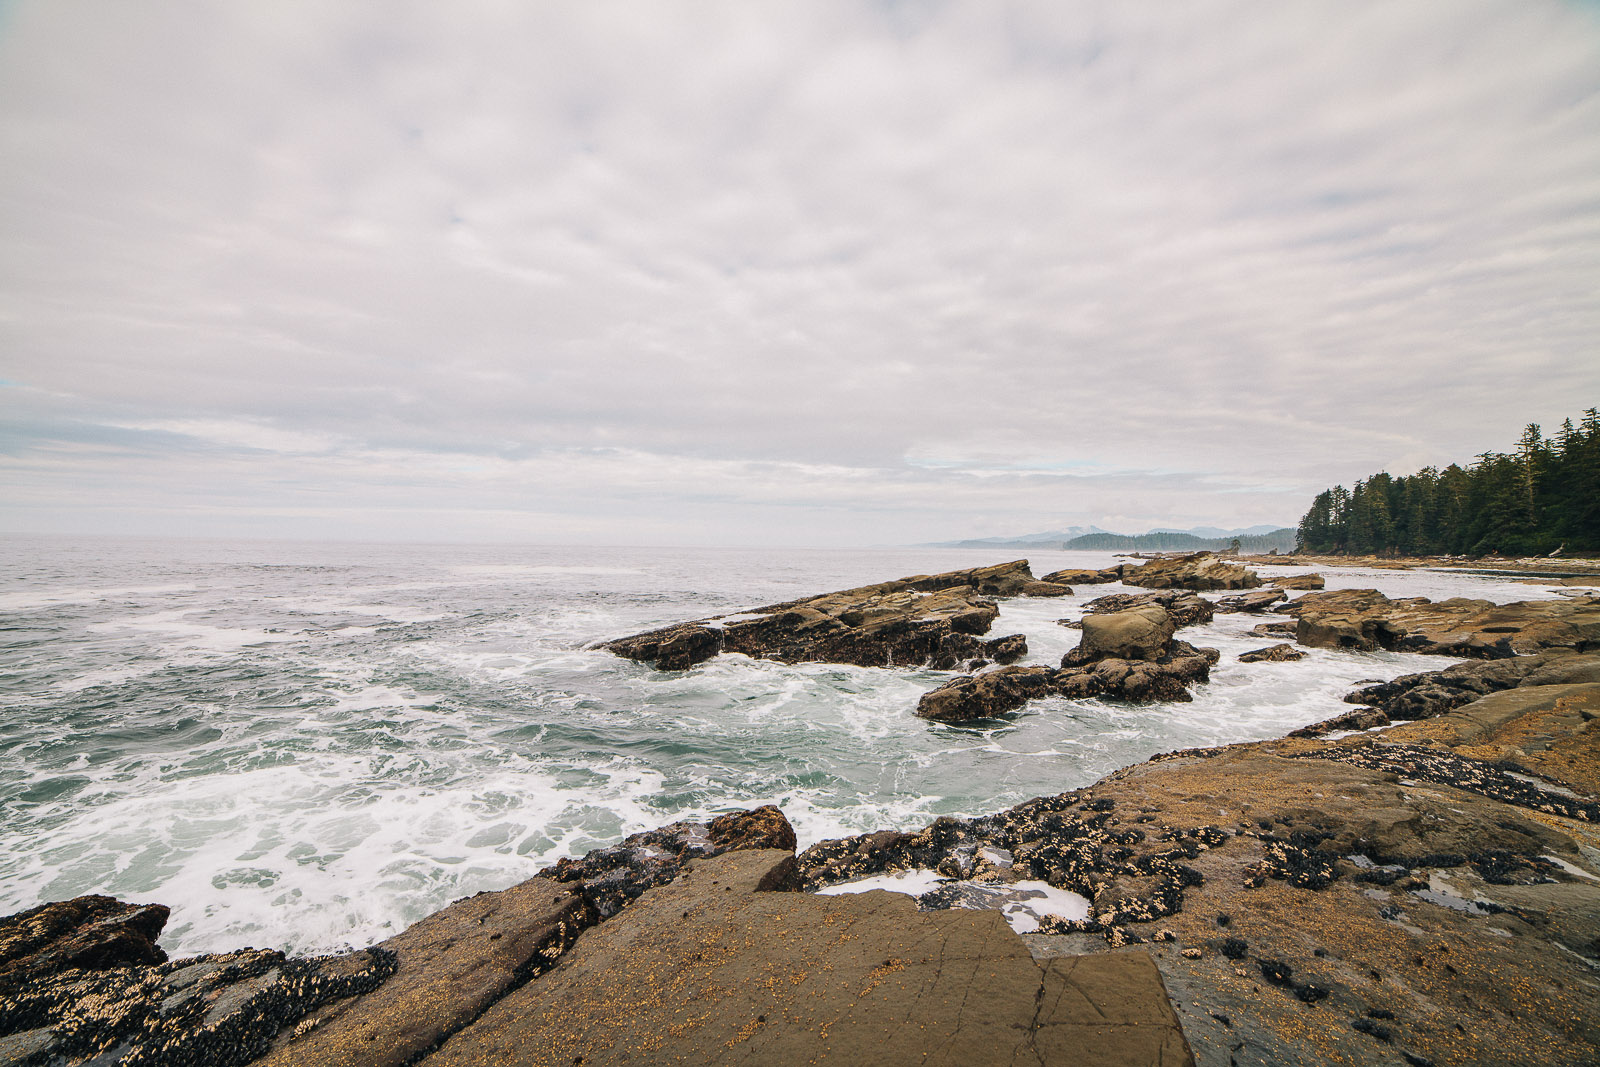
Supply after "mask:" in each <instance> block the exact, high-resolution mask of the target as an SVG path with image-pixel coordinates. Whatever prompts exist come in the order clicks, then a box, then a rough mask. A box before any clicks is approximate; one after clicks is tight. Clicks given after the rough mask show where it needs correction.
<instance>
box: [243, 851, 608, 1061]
mask: <svg viewBox="0 0 1600 1067" xmlns="http://www.w3.org/2000/svg"><path fill="white" fill-rule="evenodd" d="M589 922H590V919H589V917H587V916H586V915H585V914H584V902H583V897H582V896H581V894H580V892H579V887H578V886H577V885H575V884H564V883H559V882H554V881H551V880H549V879H545V878H530V879H528V880H527V881H525V882H522V883H520V884H518V885H515V886H512V887H511V888H510V889H506V890H502V891H500V892H496V893H480V894H478V895H477V896H474V897H468V898H467V899H465V900H461V901H457V902H456V903H455V904H452V905H450V906H449V907H447V908H445V909H443V910H442V911H438V912H435V913H434V914H433V915H430V916H429V917H428V918H426V919H423V920H422V921H421V922H419V923H417V924H416V925H414V926H412V927H410V928H409V929H407V930H406V931H405V932H404V933H401V934H399V935H397V936H395V937H392V938H390V939H389V940H388V941H385V942H384V943H383V946H382V947H384V948H387V949H389V950H390V951H392V952H393V953H394V954H395V957H396V962H397V966H396V968H395V972H394V974H393V975H392V976H391V977H390V978H389V980H388V981H386V982H385V983H384V984H383V985H381V986H379V987H378V988H377V989H375V990H374V991H372V992H370V993H368V994H367V995H366V996H363V997H360V998H355V999H350V1000H343V1001H339V1002H336V1003H334V1004H332V1005H330V1006H328V1007H326V1008H324V1009H322V1011H321V1012H320V1013H317V1014H314V1015H312V1016H311V1017H310V1021H309V1025H308V1026H307V1027H306V1028H305V1029H304V1030H303V1031H302V1032H301V1033H300V1036H298V1037H296V1036H295V1031H293V1030H291V1031H289V1032H287V1033H285V1034H281V1035H279V1039H278V1041H277V1042H276V1046H275V1049H274V1051H273V1052H272V1054H271V1055H269V1056H268V1057H267V1058H266V1059H264V1060H262V1061H261V1062H262V1063H264V1064H269V1065H271V1067H294V1065H297V1064H319V1065H321V1064H325V1065H327V1067H399V1065H401V1064H407V1063H411V1062H412V1061H413V1060H415V1059H416V1058H417V1057H418V1056H420V1055H422V1054H423V1053H425V1052H427V1051H428V1050H429V1049H431V1048H433V1047H434V1046H435V1045H437V1044H438V1043H439V1042H440V1041H442V1040H443V1039H444V1038H445V1037H447V1036H448V1035H450V1034H452V1033H454V1032H455V1031H457V1030H459V1029H460V1028H461V1027H462V1026H465V1025H466V1024H467V1023H469V1022H471V1021H472V1020H473V1019H475V1018H477V1017H478V1015H479V1014H480V1013H481V1012H482V1011H483V1010H484V1009H485V1008H487V1007H488V1006H489V1005H490V1004H493V1003H494V1002H495V1001H496V1000H497V999H499V998H500V996H501V995H502V994H504V993H505V992H506V991H507V990H508V989H510V988H511V987H512V986H513V985H515V984H516V983H517V982H518V981H519V979H521V978H523V977H525V976H526V975H527V973H528V972H529V971H530V970H531V969H533V967H534V966H535V965H538V964H548V963H550V962H553V961H554V959H555V958H556V957H558V956H559V955H560V954H561V952H562V951H563V950H564V949H565V948H566V947H567V945H568V944H570V943H571V941H572V939H573V938H575V937H576V936H577V935H578V933H579V931H580V930H581V929H582V928H583V927H584V926H586V925H588V923H589Z"/></svg>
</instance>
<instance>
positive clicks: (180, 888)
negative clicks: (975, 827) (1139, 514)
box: [0, 536, 1554, 952]
mask: <svg viewBox="0 0 1600 1067" xmlns="http://www.w3.org/2000/svg"><path fill="white" fill-rule="evenodd" d="M1007 558H1011V557H1008V556H1007V555H1006V554H1005V553H1004V552H1003V551H1001V552H982V551H974V550H933V549H866V550H851V551H822V550H771V549H763V550H727V549H679V548H674V549H642V548H556V547H510V546H437V545H430V546H421V545H355V544H298V543H268V542H242V541H241V542H220V541H217V542H209V541H176V540H174V541H157V540H114V539H55V538H34V537H17V536H12V537H5V538H0V914H3V913H6V912H10V911H14V910H18V909H20V908H24V907H30V906H32V905H34V904H37V903H40V902H41V901H44V900H51V899H61V898H66V897H71V896H75V895H78V894H82V893H90V892H96V893H108V894H111V895H114V896H118V897H121V898H123V899H128V900H136V901H157V902H160V903H164V904H167V905H169V906H171V907H172V909H173V914H172V920H171V922H170V923H169V926H168V933H167V934H166V936H165V937H164V939H163V944H164V945H166V946H167V947H168V949H169V951H173V952H194V951H210V950H220V949H228V948H235V947H239V946H242V945H256V946H261V947H276V948H285V949H292V950H298V951H327V950H332V949H335V948H337V947H340V946H344V945H351V944H356V945H359V944H366V943H370V942H371V941H373V940H375V939H378V938H381V937H384V936H388V935H389V934H391V933H393V932H395V931H397V930H399V929H401V928H403V927H404V926H406V925H408V924H409V923H411V922H413V921H415V920H417V919H419V918H421V917H422V916H424V915H426V914H428V913H429V912H432V911H434V910H436V909H437V908H439V907H442V906H443V905H445V904H447V903H449V902H450V901H451V900H454V899H456V898H458V897H461V896H464V895H467V894H470V893H473V892H477V891H479V890H485V889H498V888H503V887H505V886H507V885H511V884H513V883H514V882H517V881H519V880H521V879H523V878H526V877H528V876H529V875H531V874H532V873H533V872H534V871H536V870H538V869H539V868H540V867H542V866H545V865H546V864H549V863H551V862H553V861H554V860H555V859H557V858H558V857H560V856H563V855H572V854H578V853H582V852H583V851H585V850H587V849H589V848H593V847H596V846H599V845H604V844H610V843H612V842H615V841H616V840H618V839H619V838H621V837H622V836H624V835H625V834H628V833H632V832H634V831H636V830H640V829H645V828H648V827H652V826H657V825H660V824H662V823H665V822H670V821H672V820H675V819H683V818H703V817H709V816H713V815H715V814H717V813H719V812H722V811H726V810H729V809H732V808H739V807H748V806H752V805H755V804H762V803H776V804H778V805H780V806H781V807H782V808H783V809H784V811H785V812H786V813H787V814H788V816H789V818H790V820H791V821H792V822H793V823H794V825H795V827H796V829H797V831H798V833H799V835H800V838H801V844H802V846H804V845H805V844H809V843H811V842H814V841H818V840H821V839H824V838H827V837H833V836H838V835H841V834H849V833H858V832H862V831H865V830H874V829H882V828H891V827H892V828H912V827H916V826H920V825H922V824H924V823H926V822H927V821H929V820H931V819H932V818H933V817H935V816H937V815H940V814H958V815H977V814H981V813H984V812H989V811H994V810H997V809H1000V808H1004V807H1007V806H1009V805H1012V804H1015V803H1018V802H1020V801H1022V800H1025V799H1028V798H1029V797H1033V796H1037V795H1041V794H1049V793H1056V792H1060V791H1062V790H1066V789H1071V788H1075V787H1077V786H1081V785H1085V784H1088V783H1089V782H1092V781H1094V780H1095V779H1096V778H1099V777H1101V776H1102V775H1104V774H1106V773H1108V772H1110V771H1112V770H1115V769H1116V768H1118V767H1122V766H1125V765H1127V764H1129V763H1133V762H1137V761H1139V760H1142V759H1145V758H1148V757H1149V756H1151V755H1153V754H1155V753H1157V752H1161V751H1167V750H1171V749H1175V748H1184V747H1189V746H1193V745H1207V744H1217V743H1224V742H1231V741H1239V740H1247V739H1256V738H1264V737H1272V736H1278V735H1281V734H1283V733H1284V732H1286V731H1287V730H1289V729H1292V728H1294V727H1296V726H1300V725H1303V724H1305V723H1309V722H1313V721H1316V720H1319V719H1323V718H1326V717H1328V716H1329V715H1332V714H1336V713H1338V712H1339V711H1341V710H1343V709H1344V708H1345V705H1343V704H1341V703H1340V701H1339V698H1340V696H1342V695H1343V693H1344V692H1346V691H1347V690H1348V689H1349V688H1351V686H1352V685H1353V683H1355V682H1357V681H1360V680H1363V679H1375V678H1388V677H1393V676H1395V675H1398V674H1403V673H1407V672H1410V671H1417V670H1424V669H1429V668H1431V667H1436V666H1442V665H1443V664H1444V663H1446V662H1448V661H1445V660H1437V659H1431V658H1426V657H1417V656H1400V655H1395V654H1388V653H1378V654H1361V655H1352V654H1348V653H1334V652H1322V651H1313V652H1312V653H1311V655H1310V656H1309V657H1308V658H1307V659H1306V660H1304V661H1302V662H1300V663H1285V664H1253V665H1241V664H1238V663H1236V662H1235V659H1236V657H1237V654H1238V653H1240V652H1244V651H1248V650H1249V649H1252V648H1257V647H1261V646H1262V645H1264V644H1267V643H1270V642H1266V641H1263V640H1262V639H1260V638H1257V637H1252V636H1250V635H1249V634H1248V632H1247V631H1248V630H1249V628H1250V627H1251V626H1253V625H1254V624H1255V623H1257V622H1259V621H1261V620H1260V619H1259V618H1257V617H1252V616H1242V615H1233V616H1218V618H1217V620H1216V622H1215V623H1213V624H1211V625H1208V626H1205V627H1196V628H1191V629H1188V630H1185V631H1184V636H1185V638H1186V639H1187V640H1189V641H1191V642H1192V643H1195V644H1199V645H1210V646H1212V647H1216V648H1219V649H1221V650H1222V653H1223V660H1222V664H1221V665H1220V666H1219V668H1218V669H1217V670H1216V671H1215V672H1214V674H1213V681H1212V683H1211V684H1210V685H1208V686H1204V687H1202V688H1201V689H1200V690H1198V691H1197V693H1196V700H1195V701H1194V702H1193V703H1191V704H1172V705H1156V706H1152V707H1144V708H1130V707H1124V706H1118V705H1114V704H1108V703H1104V702H1101V701H1095V700H1090V701H1064V700H1053V701H1042V702H1039V703H1037V704H1034V705H1031V706H1030V707H1028V708H1026V709H1024V710H1023V711H1022V712H1021V713H1019V714H1017V715H1016V716H1014V717H1013V718H1011V719H1010V720H1008V721H1006V722H1003V723H1000V722H991V723H986V724H984V725H982V726H980V727H950V726H938V725H933V724H929V723H926V722H924V721H922V720H919V719H916V718H915V717H914V716H913V714H912V712H913V710H914V709H915V707H916V703H917V699H918V697H919V696H920V695H921V694H922V693H923V692H924V691H925V690H927V689H930V688H932V687H933V686H935V685H937V684H939V683H940V682H942V681H943V680H945V679H946V678H947V677H949V676H948V675H946V674H944V673H942V672H937V671H926V670H912V669H895V670H888V669H875V668H858V667H840V666H830V665H819V664H808V665H799V666H785V665H783V664H776V663H766V662H761V661H754V660H749V659H746V658H743V657H719V658H718V659H716V660H713V661H712V662H710V663H707V664H704V665H701V666H700V667H697V668H695V669H693V670H691V671H687V672H684V673H681V674H663V673H660V672H656V671H654V670H651V669H650V668H649V667H647V666H644V665H642V664H637V663H631V662H627V661H623V660H620V659H617V658H616V657H614V656H612V655H610V654H609V653H606V652H602V651H599V650H597V649H595V648H593V647H592V646H593V644H594V643H595V642H597V641H600V640H603V639H605V638H609V637H615V636H620V635H623V634H627V633H631V632H635V631H638V630H642V629H646V628H649V627H653V626H657V625H661V624H664V623H668V622H674V621H679V620H683V619H689V618H695V617H699V616H703V615H708V614H713V613H718V612H727V611H732V610H736V609H739V608H744V607H751V606H756V605H760V604H765V603H771V602H774V601H780V600H787V599H792V598H795V597H799V596H805V595H809V594H812V593H819V592H825V591H828V590H832V589H838V588H844V587H848V586H852V585H859V584H864V583H867V582H873V581H881V580H883V579H887V578H894V577H900V576H903V575H907V574H917V573H930V572H934V571H941V570H950V569H955V568H959V567H970V566H976V565H981V564H987V563H994V562H1001V561H1003V560H1004V559H1007ZM1030 558H1031V559H1032V562H1033V566H1034V571H1035V573H1036V574H1038V573H1044V572H1047V571H1050V570H1054V569H1058V568H1061V567H1067V566H1103V565H1106V564H1108V563H1110V562H1112V557H1111V556H1110V555H1109V554H1097V553H1061V552H1053V553H1036V554H1034V555H1032V556H1031V557H1030ZM1328 573H1329V578H1330V582H1329V584H1330V587H1338V586H1373V587H1376V588H1380V589H1383V590H1384V591H1385V592H1388V593H1390V594H1391V595H1424V596H1432V597H1436V598H1437V597H1441V596H1449V595H1465V594H1470V595H1473V596H1480V597H1487V598H1490V599H1495V600H1500V601H1507V600H1516V599H1531V598H1534V597H1539V596H1549V595H1554V594H1553V593H1551V592H1549V591H1547V590H1544V589H1541V588H1538V587H1532V586H1527V585H1518V584H1511V583H1507V582H1501V581H1494V580H1488V579H1482V578H1473V577H1467V576H1460V575H1444V574H1437V573H1412V572H1388V571H1373V572H1364V573H1363V572H1356V571H1350V572H1338V573H1331V572H1328ZM1119 591H1124V590H1123V587H1122V586H1120V585H1112V586H1098V587H1084V588H1083V589H1080V590H1079V591H1078V595H1076V596H1073V597H1069V598H1065V599H1062V600H1020V601H1011V602H1007V603H1005V604H1004V605H1003V608H1002V613H1001V616H1000V619H999V621H998V622H997V623H996V626H995V628H994V629H993V631H992V633H993V634H1002V633H1014V632H1022V633H1025V634H1027V635H1028V639H1029V643H1030V646H1031V649H1032V653H1031V655H1030V656H1029V660H1030V661H1037V662H1055V661H1056V660H1058V659H1059V658H1060V656H1061V654H1062V653H1063V652H1065V651H1066V650H1067V649H1068V648H1070V647H1071V646H1072V645H1073V644H1075V643H1076V641H1077V631H1074V630H1070V629H1066V628H1064V627H1061V626H1059V625H1057V620H1058V619H1061V618H1064V617H1065V618H1071V617H1075V616H1076V615H1078V614H1079V613H1080V612H1081V607H1082V605H1083V603H1084V602H1085V601H1087V600H1089V599H1092V598H1093V597H1095V596H1101V595H1105V594H1106V593H1110V592H1119Z"/></svg>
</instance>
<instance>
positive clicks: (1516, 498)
mask: <svg viewBox="0 0 1600 1067" xmlns="http://www.w3.org/2000/svg"><path fill="white" fill-rule="evenodd" d="M1296 533H1297V538H1298V545H1299V548H1300V550H1301V551H1306V552H1326V553H1335V554H1337V553H1353V554H1362V555H1365V554H1369V553H1374V554H1398V553H1405V554H1421V553H1446V554H1451V555H1457V554H1461V553H1471V554H1475V555H1484V554H1488V553H1501V554H1513V555H1526V554H1532V553H1538V554H1546V553H1550V552H1554V551H1556V550H1557V549H1563V550H1565V551H1568V552H1588V553H1600V409H1596V408H1589V409H1587V410H1586V411H1584V413H1583V417H1582V418H1581V419H1580V420H1579V422H1578V424H1577V425H1576V426H1575V425H1573V422H1572V420H1571V419H1567V420H1565V421H1564V422H1563V423H1562V424H1561V429H1560V431H1559V432H1558V433H1557V434H1556V436H1555V438H1554V440H1550V439H1547V438H1545V437H1544V435H1543V433H1542V431H1541V430H1540V428H1539V426H1538V424H1537V423H1529V424H1528V425H1527V426H1526V427H1525V428H1524V429H1523V431H1522V436H1521V437H1520V438H1519V439H1518V441H1517V446H1516V449H1515V451H1513V452H1512V453H1510V454H1503V453H1499V452H1484V453H1482V454H1481V455H1479V456H1478V457H1477V462H1476V463H1474V464H1473V465H1472V467H1471V468H1470V469H1463V468H1462V467H1460V466H1459V465H1457V464H1454V463H1452V464H1450V465H1449V466H1448V467H1445V468H1444V469H1443V470H1439V469H1437V468H1434V467H1425V468H1423V469H1422V470H1420V471H1418V472H1417V473H1416V474H1413V475H1410V476H1402V477H1394V476H1392V475H1390V474H1388V473H1387V472H1384V471H1380V472H1378V473H1377V474H1374V475H1372V476H1371V477H1369V478H1364V479H1362V480H1360V481H1357V482H1356V483H1355V487H1354V488H1353V489H1351V490H1348V491H1347V490H1346V489H1345V488H1344V487H1343V486H1334V487H1333V488H1332V489H1328V490H1325V491H1323V492H1321V493H1319V494H1317V496H1316V499H1314V500H1313V501H1312V503H1311V507H1310V509H1309V510H1307V512H1306V514H1305V515H1304V517H1302V518H1301V520H1300V524H1299V527H1298V529H1297V531H1296Z"/></svg>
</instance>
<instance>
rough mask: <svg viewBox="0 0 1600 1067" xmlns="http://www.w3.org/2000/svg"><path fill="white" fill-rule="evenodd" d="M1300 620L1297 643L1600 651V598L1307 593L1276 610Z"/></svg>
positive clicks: (1502, 652)
mask: <svg viewBox="0 0 1600 1067" xmlns="http://www.w3.org/2000/svg"><path fill="white" fill-rule="evenodd" d="M1273 610H1274V611H1276V612H1278V613H1280V614H1284V615H1293V616H1294V617H1295V618H1296V620H1297V625H1296V628H1295V640H1296V641H1298V642H1299V643H1300V644H1302V645H1309V646H1312V647H1315V648H1340V649H1346V650H1349V651H1361V652H1372V651H1375V650H1377V649H1387V650H1390V651H1395V652H1420V653H1425V654H1428V655H1436V656H1462V657H1467V658H1473V659H1504V658H1509V657H1511V656H1515V655H1519V654H1527V653H1534V652H1539V651H1542V650H1544V649H1548V648H1569V649H1573V650H1575V651H1579V652H1584V651H1591V650H1600V600H1596V599H1590V598H1583V599H1575V600H1525V601H1519V602H1517V603H1514V604H1495V603H1493V602H1491V601H1488V600H1471V599H1466V598H1462V597H1455V598H1452V599H1450V600H1441V601H1437V602H1435V601H1431V600H1428V599H1427V598H1426V597H1407V598H1404V599H1401V600H1391V599H1389V598H1388V597H1386V596H1384V595H1383V594H1382V593H1380V592H1378V591H1377V590H1376V589H1335V590H1329V591H1327V592H1322V593H1307V594H1305V595H1304V596H1301V597H1297V598H1296V599H1294V600H1291V601H1289V602H1288V603H1287V604H1283V605H1280V606H1279V607H1277V608H1274V609H1273Z"/></svg>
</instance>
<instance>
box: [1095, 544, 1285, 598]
mask: <svg viewBox="0 0 1600 1067" xmlns="http://www.w3.org/2000/svg"><path fill="white" fill-rule="evenodd" d="M1122 581H1123V583H1124V584H1125V585H1137V586H1139V587H1141V588H1143V589H1194V590H1213V589H1254V588H1256V587H1257V586H1259V585H1260V584H1261V579H1260V578H1258V577H1256V572H1255V571H1252V570H1247V569H1246V568H1245V567H1243V566H1241V565H1240V564H1237V563H1229V562H1228V561H1226V560H1224V559H1222V558H1221V557H1220V556H1218V555H1217V554H1216V553H1214V552H1195V553H1192V554H1190V555H1187V556H1174V557H1170V558H1165V559H1153V560H1151V561H1150V562H1149V563H1146V564H1145V565H1144V566H1142V567H1123V568H1122Z"/></svg>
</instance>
